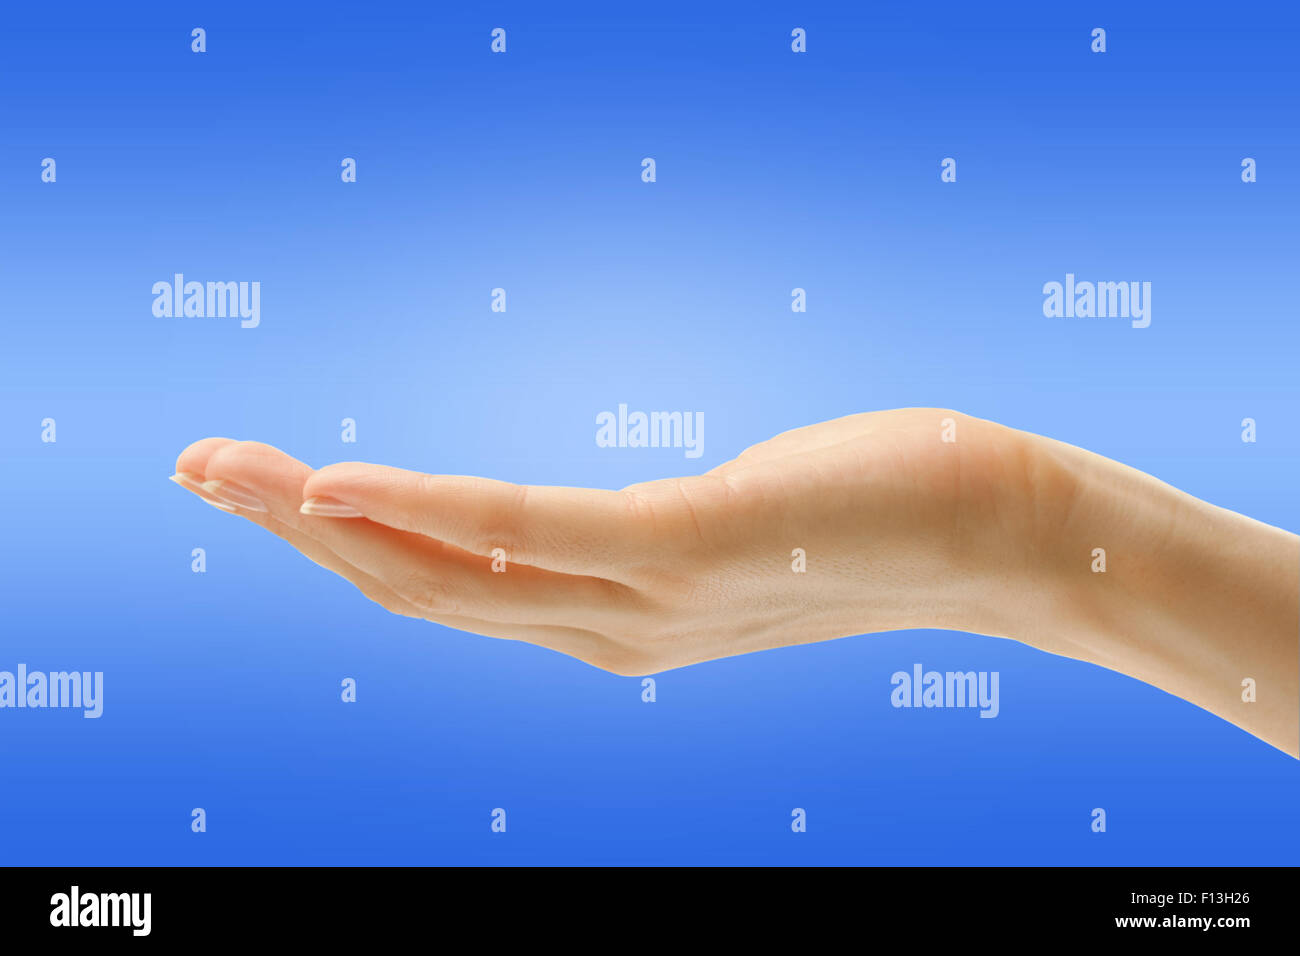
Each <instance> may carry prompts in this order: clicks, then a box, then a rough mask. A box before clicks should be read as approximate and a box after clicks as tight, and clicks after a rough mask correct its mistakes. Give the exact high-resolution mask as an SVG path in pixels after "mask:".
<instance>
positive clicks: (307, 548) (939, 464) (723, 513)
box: [176, 409, 1069, 674]
mask: <svg viewBox="0 0 1300 956" xmlns="http://www.w3.org/2000/svg"><path fill="white" fill-rule="evenodd" d="M945 421H947V422H949V423H951V425H950V426H945ZM946 427H947V428H949V429H950V431H951V430H952V429H955V434H950V435H949V437H955V438H956V439H957V440H956V441H944V440H943V437H944V435H943V433H944V431H945V428H946ZM1021 434H1023V433H1018V432H1013V431H1012V430H1010V429H1005V428H1002V427H1001V426H997V425H993V424H992V423H988V422H981V421H978V420H976V419H970V418H967V417H966V416H962V415H959V414H957V413H955V412H947V411H941V410H932V409H905V410H900V411H890V412H875V413H869V414H863V415H854V416H851V417H849V418H844V419H839V420H837V421H832V422H826V423H824V424H820V425H814V426H811V427H808V428H801V429H798V430H796V431H792V432H787V433H785V434H783V435H779V436H777V437H776V438H773V439H771V440H770V441H767V442H763V443H762V444H760V445H756V446H754V447H753V448H750V449H748V450H747V451H745V452H744V453H742V454H741V455H740V457H738V458H737V459H735V460H733V461H730V462H728V463H726V464H724V465H721V466H720V467H718V468H715V469H714V470H713V471H711V472H709V473H708V474H705V475H700V476H695V477H689V478H677V479H671V480H665V481H654V482H648V483H645V484H640V485H633V486H631V487H629V488H625V489H623V490H622V491H604V490H594V489H580V488H550V487H523V486H518V485H511V484H506V483H503V482H499V481H491V480H488V479H483V478H462V477H445V476H431V475H423V474H418V473H415V472H408V471H401V470H398V469H395V468H388V467H384V466H380V465H368V464H359V463H344V464H336V465H330V466H328V467H326V468H323V469H321V470H319V471H315V472H313V471H312V469H311V468H309V467H308V466H307V465H305V464H303V463H302V462H299V461H296V460H294V459H293V458H290V457H289V456H288V455H286V454H284V453H283V452H280V451H278V450H276V449H274V448H271V447H269V446H267V445H263V444H259V443H255V442H236V441H231V440H229V439H221V438H209V439H205V440H203V441H200V442H197V443H196V444H194V445H192V446H190V447H189V448H188V449H186V450H185V452H184V453H183V454H182V455H181V456H180V458H179V460H178V461H177V464H176V470H177V472H178V481H180V482H181V483H182V484H184V485H185V486H186V487H189V488H190V489H191V490H195V491H196V492H197V493H199V494H200V495H202V496H203V497H205V498H207V499H208V500H209V501H212V502H214V503H217V502H224V503H225V504H226V506H227V507H228V508H232V509H233V510H234V511H235V512H236V513H238V514H240V515H241V516H243V517H245V518H248V519H249V520H251V521H253V522H255V523H257V524H260V525H262V526H263V527H264V528H266V529H267V530H269V531H272V532H274V533H275V534H277V535H279V536H280V537H282V538H284V539H285V540H287V541H289V543H290V544H292V545H293V546H294V547H296V548H298V550H300V551H302V552H303V554H305V555H306V556H307V557H309V558H311V559H312V560H313V561H315V562H316V563H318V564H321V565H323V566H324V567H327V568H329V569H330V570H332V571H334V572H336V573H337V574H340V575H342V576H343V577H345V578H347V579H348V580H350V581H351V582H352V583H353V584H355V585H356V586H357V587H358V588H359V589H360V590H361V591H362V593H364V594H365V595H366V596H367V597H369V598H370V599H371V600H373V601H376V602H378V603H380V604H382V605H383V606H384V607H386V608H388V609H389V610H391V611H394V612H396V613H399V614H405V615H408V616H413V617H423V618H426V619H428V620H431V621H436V622H438V623H441V624H446V625H448V626H450V627H455V628H459V629H461V630H468V631H473V632H475V633H479V634H485V635H488V636H493V637H511V638H518V639H522V640H526V641H531V642H534V643H537V644H541V645H543V646H545V647H550V648H553V649H555V650H558V651H561V652H563V653H566V654H571V655H573V656H575V657H578V658H581V659H582V660H584V661H587V662H588V663H591V664H594V665H596V666H598V667H602V668H604V669H606V670H610V671H614V672H616V673H620V674H644V673H652V672H658V671H662V670H666V669H669V668H673V667H680V666H683V665H686V664H692V663H696V662H699V661H705V660H710V659H713V658H718V657H727V656H731V655H734V654H742V653H746V652H749V651H756V650H762V649H765V648H772V647H779V646H782V645H786V644H799V643H807V642H810V641H820V640H827V639H829V638H835V637H844V636H847V635H851V634H861V633H865V632H869V631H881V630H894V629H898V628H905V627H954V628H967V627H970V626H971V625H972V624H973V623H974V621H975V620H978V619H979V618H980V616H981V615H980V614H979V610H980V609H981V608H985V607H986V606H989V605H990V603H991V602H992V600H993V598H994V597H995V595H997V596H998V598H997V600H998V603H999V604H1000V605H1001V606H1002V608H1003V610H1005V609H1006V603H1005V602H1014V601H1015V600H1016V598H1015V594H1014V593H1013V592H1012V591H1011V590H1009V589H1007V588H1006V587H1005V584H1006V580H1005V579H1006V578H1008V577H1009V575H1010V573H1011V569H1009V568H1008V567H998V564H999V562H998V561H992V562H991V561H990V560H989V554H990V553H991V554H994V555H999V556H1001V557H1002V558H1005V559H1006V560H1007V561H1009V562H1010V563H1011V565H1012V566H1014V567H1016V568H1020V569H1026V568H1027V567H1028V566H1029V562H1031V561H1032V557H1031V556H1029V555H1027V554H1026V553H1025V551H1024V549H1022V548H1019V547H1011V546H1010V542H1011V541H1012V540H1013V539H1019V538H1026V539H1028V538H1031V537H1033V536H1034V535H1035V531H1036V529H1035V528H1033V527H1032V525H1033V523H1034V521H1035V520H1036V519H1035V514H1034V510H1033V509H1034V506H1033V502H1034V500H1035V496H1037V495H1041V494H1044V493H1048V492H1050V493H1051V494H1064V493H1066V492H1067V491H1068V487H1069V486H1068V482H1065V481H1061V480H1057V481H1052V482H1045V481H1042V480H1040V481H1038V483H1037V485H1035V486H1032V487H1031V478H1034V477H1037V478H1039V479H1042V477H1043V476H1042V475H1038V476H1034V475H1032V474H1031V469H1030V467H1029V464H1028V462H1027V460H1026V459H1025V457H1024V456H1025V450H1024V448H1023V447H1022V445H1023V443H1022V442H1021V441H1020V440H1019V439H1018V437H1017V436H1019V435H1021ZM185 476H190V477H189V478H188V479H187V478H186V477H185ZM201 482H206V483H207V485H206V488H200V487H199V483H201ZM309 499H318V500H316V501H312V502H311V504H309V505H307V507H306V508H303V502H304V501H305V500H309ZM322 500H324V502H325V503H324V504H322V503H321V501H322ZM1013 501H1015V502H1017V503H1018V504H1023V503H1024V502H1029V503H1030V508H1029V510H1028V511H1026V509H1025V508H1023V507H1017V508H1015V509H1013V508H1012V507H1011V502H1013ZM330 502H335V503H337V504H335V505H334V506H333V507H331V505H330ZM341 506H346V509H343V508H342V507H341ZM1042 510H1046V509H1045V508H1044V509H1042ZM304 511H305V512H306V513H304ZM343 513H347V514H352V515H354V517H352V518H341V517H337V515H339V514H343ZM361 515H364V517H360V516H361ZM1026 519H1028V524H1026ZM999 542H1001V543H999ZM498 549H500V550H498ZM796 549H801V550H802V552H803V554H804V556H805V562H806V571H804V572H796V571H795V570H793V567H794V565H795V561H796ZM494 553H495V554H499V555H502V554H503V555H504V559H505V571H504V573H496V572H493V570H492V565H493V557H492V556H493V555H494ZM497 564H498V567H500V566H501V562H499V561H498V562H497Z"/></svg>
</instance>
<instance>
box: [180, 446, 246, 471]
mask: <svg viewBox="0 0 1300 956" xmlns="http://www.w3.org/2000/svg"><path fill="white" fill-rule="evenodd" d="M234 441H235V440H234V439H233V438H200V439H199V440H198V441H196V442H193V443H192V444H190V445H189V446H188V447H187V448H186V449H185V450H184V451H182V452H181V453H180V454H179V455H178V456H177V457H176V464H175V466H174V468H173V471H174V472H175V473H176V474H196V475H202V474H203V472H204V470H205V469H206V468H207V465H208V459H209V458H211V457H212V455H213V454H214V453H215V452H217V451H218V450H219V449H220V448H222V447H223V446H225V445H230V444H234Z"/></svg>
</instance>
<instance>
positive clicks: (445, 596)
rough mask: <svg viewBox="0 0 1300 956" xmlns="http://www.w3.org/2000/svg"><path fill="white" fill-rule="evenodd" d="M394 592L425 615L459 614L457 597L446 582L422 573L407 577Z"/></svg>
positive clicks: (414, 573)
mask: <svg viewBox="0 0 1300 956" xmlns="http://www.w3.org/2000/svg"><path fill="white" fill-rule="evenodd" d="M395 590H396V591H397V593H398V594H399V595H400V596H401V597H402V598H403V599H404V600H406V601H407V602H409V603H410V604H411V605H412V606H414V607H415V608H417V609H418V610H420V611H423V612H425V613H428V614H448V615H456V614H459V613H460V604H459V600H458V598H457V595H456V594H455V592H454V591H453V589H452V588H451V587H450V586H449V585H448V584H447V582H446V581H445V580H443V579H442V578H439V577H436V576H434V575H431V574H427V573H425V572H423V571H417V572H413V573H411V574H409V575H407V576H406V577H405V578H404V579H403V580H402V582H401V585H400V586H399V587H397V588H395Z"/></svg>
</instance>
